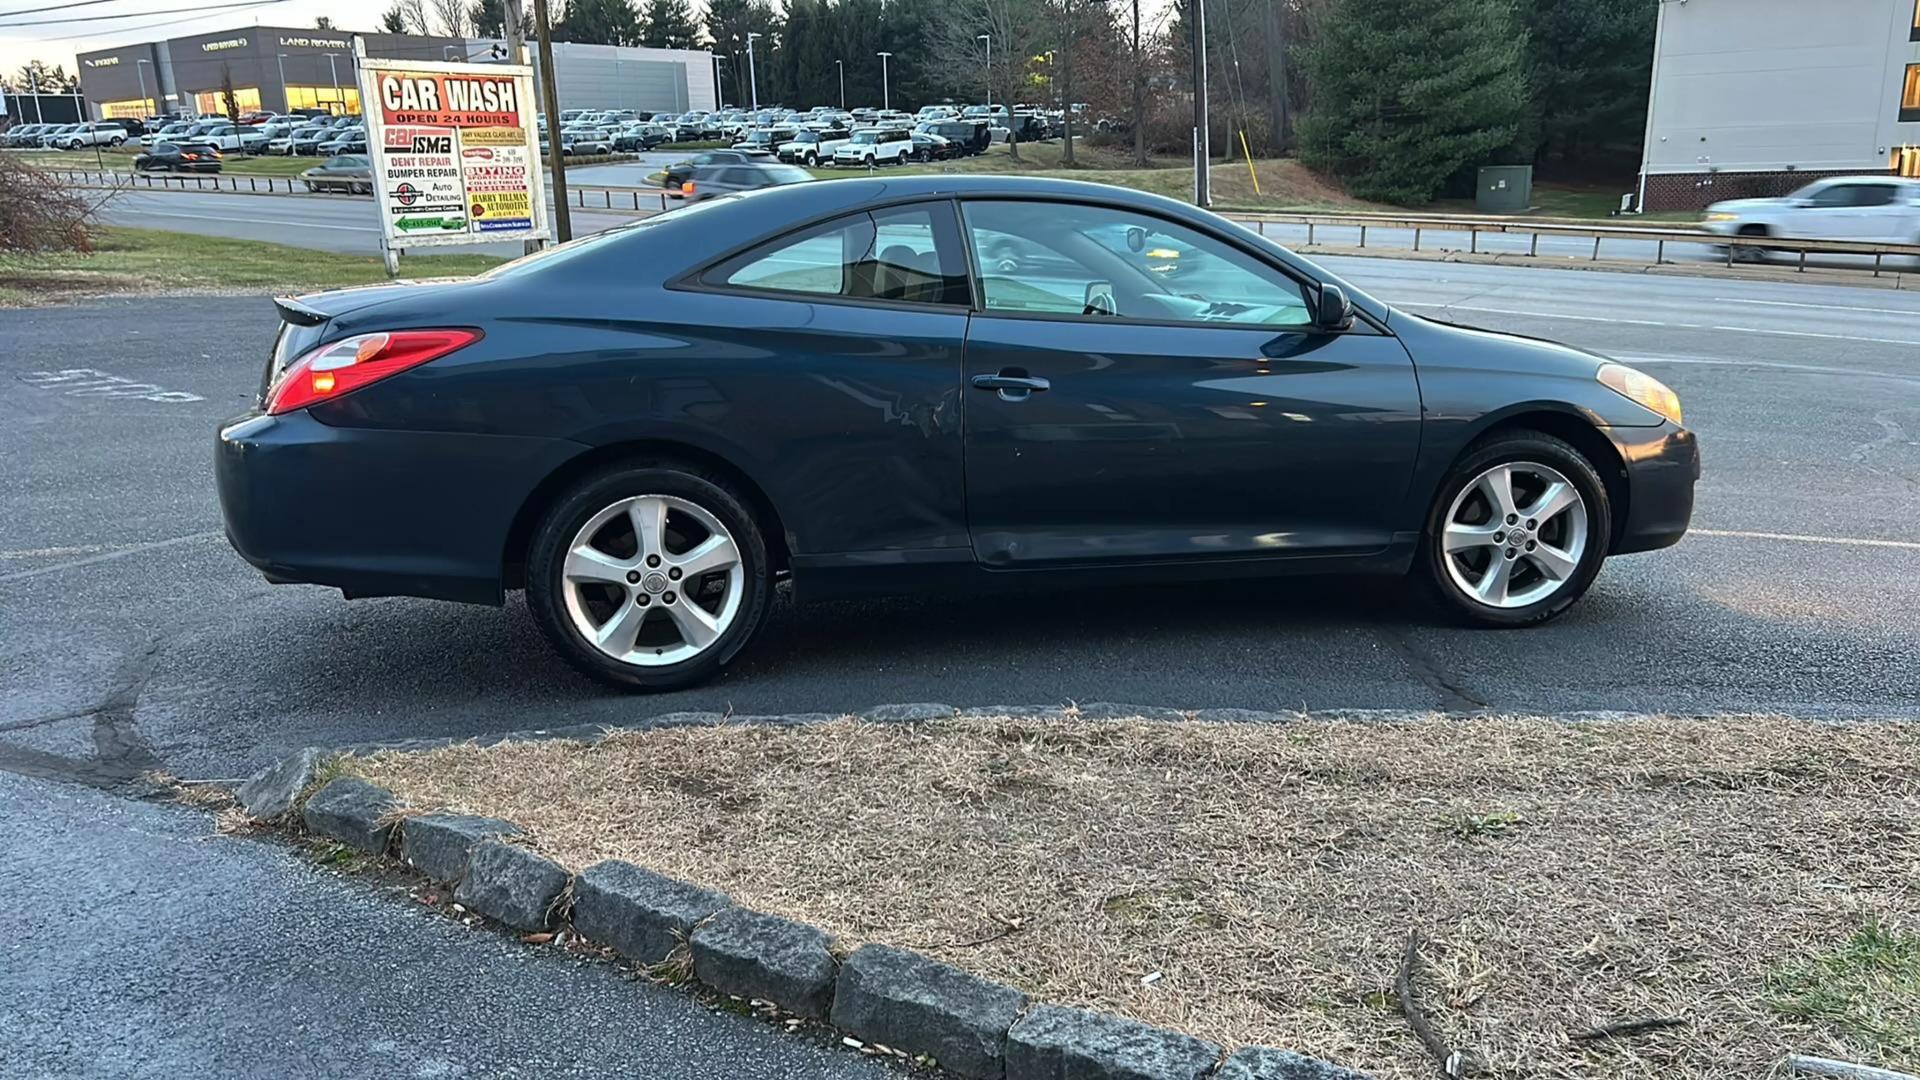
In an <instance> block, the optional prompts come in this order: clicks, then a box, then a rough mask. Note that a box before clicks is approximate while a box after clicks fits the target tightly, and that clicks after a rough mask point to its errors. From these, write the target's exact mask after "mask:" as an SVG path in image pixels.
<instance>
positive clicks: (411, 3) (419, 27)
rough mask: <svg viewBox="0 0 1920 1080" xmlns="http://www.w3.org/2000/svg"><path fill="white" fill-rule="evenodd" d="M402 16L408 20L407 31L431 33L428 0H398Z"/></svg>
mask: <svg viewBox="0 0 1920 1080" xmlns="http://www.w3.org/2000/svg"><path fill="white" fill-rule="evenodd" d="M398 6H399V8H400V14H401V17H403V18H404V19H406V21H407V33H409V34H430V33H432V32H433V30H432V26H431V24H429V23H428V22H427V4H426V0H398Z"/></svg>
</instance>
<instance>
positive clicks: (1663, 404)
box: [1596, 364, 1680, 424]
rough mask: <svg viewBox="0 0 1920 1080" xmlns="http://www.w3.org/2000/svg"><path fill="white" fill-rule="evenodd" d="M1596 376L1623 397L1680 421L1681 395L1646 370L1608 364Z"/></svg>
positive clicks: (1672, 419)
mask: <svg viewBox="0 0 1920 1080" xmlns="http://www.w3.org/2000/svg"><path fill="white" fill-rule="evenodd" d="M1596 377H1597V378H1598V379H1599V380H1600V382H1601V383H1602V384H1604V385H1605V386H1606V388H1607V389H1609V390H1612V391H1613V392H1614V393H1616V394H1619V395H1620V396H1621V397H1623V398H1626V399H1628V400H1630V401H1633V402H1635V403H1637V404H1640V405H1644V406H1646V407H1647V408H1649V409H1652V410H1653V411H1654V412H1656V413H1659V414H1660V415H1661V416H1664V417H1666V418H1667V419H1669V420H1671V421H1673V422H1674V423H1676V424H1677V423H1679V422H1680V395H1679V394H1676V393H1674V392H1673V391H1672V390H1671V389H1669V388H1668V387H1667V384H1666V383H1663V382H1661V381H1660V380H1659V379H1656V378H1654V377H1653V376H1651V375H1649V374H1647V373H1646V372H1644V371H1637V370H1635V369H1633V368H1630V367H1628V366H1627V365H1625V364H1607V365H1605V366H1604V367H1602V368H1601V369H1600V374H1599V375H1598V376H1596Z"/></svg>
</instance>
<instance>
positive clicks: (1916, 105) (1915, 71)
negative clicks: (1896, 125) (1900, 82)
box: [1900, 64, 1920, 124]
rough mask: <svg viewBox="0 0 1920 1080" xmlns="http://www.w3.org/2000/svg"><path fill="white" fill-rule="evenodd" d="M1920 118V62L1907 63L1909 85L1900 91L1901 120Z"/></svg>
mask: <svg viewBox="0 0 1920 1080" xmlns="http://www.w3.org/2000/svg"><path fill="white" fill-rule="evenodd" d="M1915 120H1920V64H1908V65H1907V86H1906V89H1904V90H1902V91H1901V92H1900V122H1901V123H1903V124H1909V123H1912V122H1914V121H1915Z"/></svg>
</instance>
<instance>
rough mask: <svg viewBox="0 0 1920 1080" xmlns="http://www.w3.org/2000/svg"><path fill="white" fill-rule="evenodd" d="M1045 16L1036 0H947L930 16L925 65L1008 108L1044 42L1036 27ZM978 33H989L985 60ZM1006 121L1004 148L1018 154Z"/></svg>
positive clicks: (949, 81) (1044, 21)
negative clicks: (989, 39)
mask: <svg viewBox="0 0 1920 1080" xmlns="http://www.w3.org/2000/svg"><path fill="white" fill-rule="evenodd" d="M1050 21H1051V20H1050V19H1049V18H1048V12H1047V11H1046V10H1045V8H1044V5H1043V3H1042V0H953V2H952V3H949V4H947V5H945V6H944V7H942V8H940V9H938V11H937V12H936V13H935V14H934V16H933V18H932V19H931V21H930V25H929V33H928V45H929V48H928V53H929V56H930V57H931V59H930V60H929V62H928V66H929V67H931V68H933V69H934V70H936V71H938V72H939V76H940V81H942V82H944V83H946V84H948V85H951V86H965V87H980V88H982V89H984V90H986V91H987V92H988V93H990V94H991V95H992V96H993V99H994V100H995V101H997V102H1000V103H1002V104H1004V105H1006V106H1008V107H1009V108H1011V107H1012V105H1013V101H1014V98H1015V97H1016V96H1018V93H1019V88H1020V86H1021V83H1022V82H1023V80H1024V73H1025V71H1026V65H1027V60H1028V58H1029V57H1031V56H1032V55H1033V54H1034V53H1036V52H1039V51H1040V50H1042V49H1043V48H1044V47H1045V46H1044V44H1043V43H1042V42H1041V40H1040V34H1041V28H1043V27H1045V26H1047V25H1048V24H1049V22H1050ZM982 34H985V35H987V36H989V37H990V38H991V39H992V50H991V51H992V59H991V62H989V60H988V49H987V43H986V42H983V41H981V40H980V36H981V35H982ZM1008 127H1009V137H1008V139H1007V152H1008V153H1009V154H1011V155H1012V156H1013V157H1015V158H1018V157H1019V156H1020V143H1019V140H1018V139H1017V138H1015V137H1014V134H1015V133H1014V132H1013V130H1012V125H1011V124H1009V125H1008Z"/></svg>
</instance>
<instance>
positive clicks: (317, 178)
mask: <svg viewBox="0 0 1920 1080" xmlns="http://www.w3.org/2000/svg"><path fill="white" fill-rule="evenodd" d="M300 182H301V183H303V184H305V185H307V190H308V191H341V192H345V193H346V194H348V195H371V194H373V162H372V161H371V160H370V159H369V158H368V157H367V156H366V155H365V154H336V155H334V156H333V157H330V158H328V159H327V160H325V161H323V162H321V163H320V164H318V165H315V166H313V167H312V168H310V169H305V170H303V171H302V172H301V173H300Z"/></svg>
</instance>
